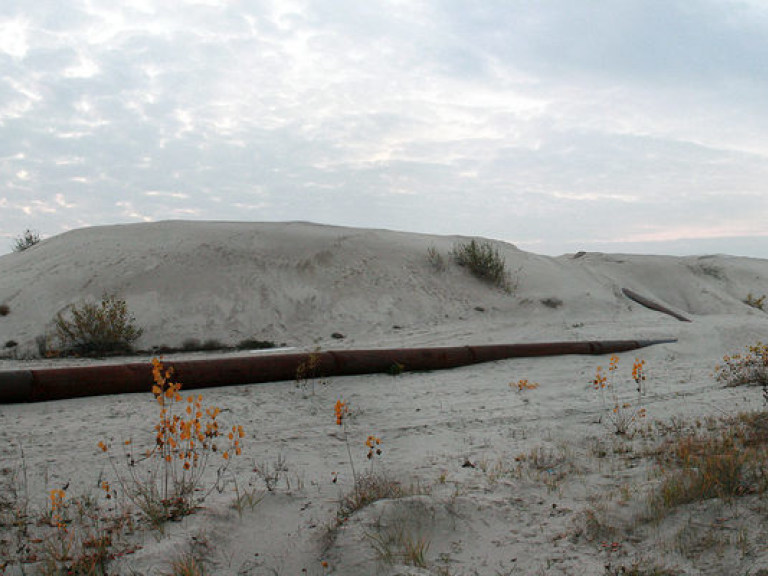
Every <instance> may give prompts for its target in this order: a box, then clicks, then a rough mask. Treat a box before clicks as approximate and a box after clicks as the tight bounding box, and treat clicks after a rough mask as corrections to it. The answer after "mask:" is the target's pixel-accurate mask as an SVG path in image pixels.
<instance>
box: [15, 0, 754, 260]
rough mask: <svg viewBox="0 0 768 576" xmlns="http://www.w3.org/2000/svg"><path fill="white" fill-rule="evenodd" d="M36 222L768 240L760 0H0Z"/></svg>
mask: <svg viewBox="0 0 768 576" xmlns="http://www.w3.org/2000/svg"><path fill="white" fill-rule="evenodd" d="M0 182H1V183H2V184H1V186H0V253H2V252H8V251H10V246H11V243H12V239H13V238H14V237H16V236H18V235H19V234H20V233H21V232H23V231H24V229H26V228H32V229H35V230H38V231H39V232H40V233H41V234H42V235H43V236H44V237H48V236H52V235H55V234H58V233H60V232H63V231H65V230H69V229H72V228H79V227H83V226H92V225H101V224H114V223H128V222H141V221H154V220H166V219H195V220H201V219H202V220H243V221H283V220H309V221H314V222H322V223H328V224H338V225H345V226H361V227H376V228H390V229H397V230H406V231H413V232H426V233H436V234H465V235H477V236H485V237H490V238H497V239H501V240H505V241H509V242H512V243H515V244H516V245H518V246H519V247H520V248H522V249H524V250H529V251H533V252H538V253H542V254H561V253H566V252H574V251H577V250H601V251H611V252H615V251H629V252H646V253H667V254H686V253H692V254H702V253H713V252H723V253H733V254H740V255H751V256H760V257H766V258H768V193H766V192H767V191H768V2H764V1H762V0H739V1H737V0H717V1H706V0H600V1H598V0H581V1H574V0H503V1H502V0H482V1H479V0H478V1H471V2H470V1H460V0H434V1H420V0H338V1H336V0H316V1H301V0H295V1H294V0H273V1H268V0H264V1H226V0H197V1H181V0H170V1H169V0H130V1H128V0H126V1H124V2H121V1H118V0H34V1H30V0H3V2H2V4H0Z"/></svg>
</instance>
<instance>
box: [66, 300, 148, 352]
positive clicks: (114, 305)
mask: <svg viewBox="0 0 768 576" xmlns="http://www.w3.org/2000/svg"><path fill="white" fill-rule="evenodd" d="M134 322H135V318H134V316H133V314H131V313H130V312H129V311H128V305H127V304H126V302H125V300H123V299H122V298H118V297H117V296H115V295H105V296H103V297H102V299H101V301H100V302H82V303H80V304H72V305H70V306H68V307H67V308H66V309H65V310H64V311H63V312H59V313H58V314H57V315H56V318H55V319H54V326H55V329H56V335H57V337H58V339H59V341H60V343H61V346H62V349H63V351H65V352H70V353H75V354H96V355H99V354H109V353H115V352H130V351H131V349H132V347H133V343H134V342H135V341H136V340H138V339H139V337H141V334H142V329H141V328H136V326H135V325H134Z"/></svg>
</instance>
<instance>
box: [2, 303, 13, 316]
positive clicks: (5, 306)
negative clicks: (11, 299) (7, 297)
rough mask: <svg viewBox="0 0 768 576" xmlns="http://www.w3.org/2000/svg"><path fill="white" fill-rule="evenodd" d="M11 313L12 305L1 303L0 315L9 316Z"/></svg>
mask: <svg viewBox="0 0 768 576" xmlns="http://www.w3.org/2000/svg"><path fill="white" fill-rule="evenodd" d="M10 313H11V307H10V306H8V304H0V316H8V314H10Z"/></svg>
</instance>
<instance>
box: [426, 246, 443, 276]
mask: <svg viewBox="0 0 768 576" xmlns="http://www.w3.org/2000/svg"><path fill="white" fill-rule="evenodd" d="M427 260H429V263H430V264H431V265H432V268H434V269H435V271H436V272H444V271H445V259H444V258H443V255H442V254H440V252H438V251H437V248H435V247H434V246H430V247H429V248H427Z"/></svg>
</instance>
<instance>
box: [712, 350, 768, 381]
mask: <svg viewBox="0 0 768 576" xmlns="http://www.w3.org/2000/svg"><path fill="white" fill-rule="evenodd" d="M715 379H716V380H717V381H718V382H722V383H723V384H725V385H726V386H741V385H743V384H755V385H758V386H762V387H763V390H764V391H765V390H766V388H767V387H768V345H766V344H763V343H762V342H758V343H757V344H754V345H752V346H747V347H746V350H745V352H744V353H743V354H742V353H736V354H726V355H725V356H723V363H722V364H718V365H717V366H715Z"/></svg>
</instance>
